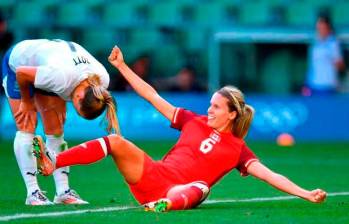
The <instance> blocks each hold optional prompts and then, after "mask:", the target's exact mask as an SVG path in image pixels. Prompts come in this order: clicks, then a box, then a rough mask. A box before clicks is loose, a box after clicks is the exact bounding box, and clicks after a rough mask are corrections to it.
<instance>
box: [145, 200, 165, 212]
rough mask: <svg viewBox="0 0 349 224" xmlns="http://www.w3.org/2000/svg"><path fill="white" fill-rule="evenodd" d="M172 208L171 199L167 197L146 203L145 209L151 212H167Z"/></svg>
mask: <svg viewBox="0 0 349 224" xmlns="http://www.w3.org/2000/svg"><path fill="white" fill-rule="evenodd" d="M170 209H171V201H170V200H169V199H167V198H162V199H159V200H158V201H153V202H149V203H147V204H144V210H145V211H150V212H167V211H169V210H170Z"/></svg>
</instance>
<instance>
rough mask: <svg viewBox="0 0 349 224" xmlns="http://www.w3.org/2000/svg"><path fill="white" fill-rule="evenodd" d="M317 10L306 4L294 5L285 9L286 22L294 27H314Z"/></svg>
mask: <svg viewBox="0 0 349 224" xmlns="http://www.w3.org/2000/svg"><path fill="white" fill-rule="evenodd" d="M318 13H319V8H317V7H316V6H313V5H311V4H307V3H294V4H291V5H290V6H288V7H287V9H286V22H287V24H288V25H290V26H294V27H307V28H310V27H314V24H315V21H316V17H317V15H318Z"/></svg>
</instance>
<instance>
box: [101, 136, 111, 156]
mask: <svg viewBox="0 0 349 224" xmlns="http://www.w3.org/2000/svg"><path fill="white" fill-rule="evenodd" d="M103 139H104V142H105V144H106V145H107V152H108V154H111V147H110V142H109V138H108V137H107V136H104V137H103Z"/></svg>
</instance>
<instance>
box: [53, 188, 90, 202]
mask: <svg viewBox="0 0 349 224" xmlns="http://www.w3.org/2000/svg"><path fill="white" fill-rule="evenodd" d="M53 202H54V203H55V204H80V205H82V204H88V202H87V201H84V200H82V199H81V198H80V196H79V195H78V193H76V192H75V191H74V190H71V189H69V190H67V191H65V192H64V193H63V194H61V195H56V196H55V198H54V199H53Z"/></svg>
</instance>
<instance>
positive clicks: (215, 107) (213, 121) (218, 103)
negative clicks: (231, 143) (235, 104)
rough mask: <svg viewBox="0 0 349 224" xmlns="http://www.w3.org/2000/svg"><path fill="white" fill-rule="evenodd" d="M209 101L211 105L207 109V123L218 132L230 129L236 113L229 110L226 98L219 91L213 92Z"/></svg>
mask: <svg viewBox="0 0 349 224" xmlns="http://www.w3.org/2000/svg"><path fill="white" fill-rule="evenodd" d="M210 103H211V105H210V107H209V108H208V110H207V114H208V121H207V125H208V126H210V127H211V128H213V129H216V130H217V131H220V132H229V131H231V130H232V126H233V121H234V119H235V118H236V115H237V113H236V111H229V107H228V99H227V98H226V97H224V96H222V95H221V94H219V93H215V94H213V96H212V98H211V101H210Z"/></svg>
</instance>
